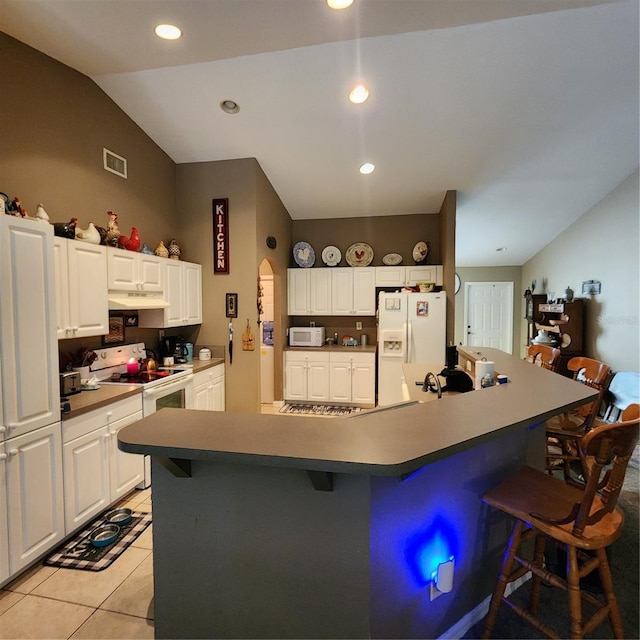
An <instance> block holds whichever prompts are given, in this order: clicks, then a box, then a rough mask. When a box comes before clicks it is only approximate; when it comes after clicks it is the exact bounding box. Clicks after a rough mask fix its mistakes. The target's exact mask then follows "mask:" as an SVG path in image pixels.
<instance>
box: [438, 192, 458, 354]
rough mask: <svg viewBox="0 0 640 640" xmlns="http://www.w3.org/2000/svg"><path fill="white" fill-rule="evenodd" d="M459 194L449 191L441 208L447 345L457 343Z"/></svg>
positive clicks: (441, 247)
mask: <svg viewBox="0 0 640 640" xmlns="http://www.w3.org/2000/svg"><path fill="white" fill-rule="evenodd" d="M457 203H458V194H457V192H456V191H447V193H446V195H445V198H444V200H443V202H442V207H440V252H441V255H442V267H443V271H444V275H443V282H444V290H445V291H446V293H447V344H449V343H451V342H455V339H454V337H455V314H456V306H455V302H456V301H455V294H454V291H455V287H454V282H455V273H456V208H457Z"/></svg>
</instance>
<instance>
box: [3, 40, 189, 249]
mask: <svg viewBox="0 0 640 640" xmlns="http://www.w3.org/2000/svg"><path fill="white" fill-rule="evenodd" d="M0 58H1V59H2V84H3V90H2V100H1V101H0V140H2V152H1V153H0V190H2V191H4V192H5V193H7V194H8V195H9V196H11V197H12V198H13V197H15V196H18V197H19V198H20V199H21V201H22V204H23V206H24V207H25V208H26V210H27V212H28V213H29V214H30V215H34V214H35V210H36V205H37V204H38V203H39V202H41V203H42V204H43V205H44V207H45V209H46V211H47V213H48V214H49V217H50V219H51V221H52V222H61V221H67V220H69V219H70V218H71V217H76V218H78V224H79V226H80V227H86V226H87V225H88V224H89V222H93V223H94V224H97V225H99V226H105V227H106V225H107V222H108V216H107V211H110V210H111V211H115V212H116V213H118V215H119V223H120V230H121V231H122V233H124V234H125V235H127V236H128V235H129V234H130V231H131V227H132V226H135V227H137V228H138V231H139V233H140V237H141V239H142V241H143V242H146V243H147V244H148V245H149V246H150V247H151V248H152V249H155V247H156V246H157V244H158V242H159V241H160V240H165V241H167V240H170V239H171V237H172V236H173V234H174V233H177V228H176V226H177V216H176V190H175V189H176V188H175V164H174V163H173V161H172V160H171V158H169V156H167V155H166V154H165V153H164V152H163V151H162V150H161V149H160V148H159V147H158V146H157V145H156V144H155V143H154V142H153V141H152V140H151V139H150V138H149V137H148V136H147V135H146V134H145V133H144V132H143V131H142V129H140V128H139V127H138V126H137V125H136V124H135V123H134V122H133V121H132V120H131V119H130V118H129V117H128V116H127V115H126V114H125V113H124V112H123V111H122V110H121V109H120V108H119V107H118V106H116V104H115V103H114V102H113V101H112V100H111V99H110V98H109V97H108V96H107V95H106V94H105V93H104V92H103V91H102V89H100V88H99V87H98V86H97V85H96V84H95V83H94V82H93V81H92V80H90V79H89V78H88V77H86V76H84V75H82V74H81V73H78V72H77V71H74V70H73V69H71V68H69V67H67V66H65V65H63V64H61V63H59V62H57V61H55V60H54V59H53V58H50V57H48V56H45V55H44V54H42V53H40V52H38V51H36V50H35V49H32V48H31V47H28V46H27V45H25V44H23V43H21V42H19V41H18V40H15V39H13V38H11V37H9V36H7V35H5V34H4V33H1V32H0ZM103 147H106V148H107V149H110V150H111V151H114V152H115V153H117V154H118V155H120V156H124V157H125V158H127V160H128V173H129V176H128V179H126V180H125V179H123V178H120V177H119V176H116V175H114V174H112V173H109V172H108V171H105V170H104V169H103V161H102V149H103ZM183 257H184V259H186V260H188V259H189V250H188V247H185V252H184V255H183Z"/></svg>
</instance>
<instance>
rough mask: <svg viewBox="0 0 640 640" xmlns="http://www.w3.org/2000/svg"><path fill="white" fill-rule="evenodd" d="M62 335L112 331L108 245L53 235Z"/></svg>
mask: <svg viewBox="0 0 640 640" xmlns="http://www.w3.org/2000/svg"><path fill="white" fill-rule="evenodd" d="M54 248H55V280H56V299H57V312H56V330H57V336H58V338H59V339H62V338H85V337H87V336H100V335H105V334H107V333H109V309H108V306H107V247H103V246H100V245H96V244H90V243H88V242H81V241H79V240H69V239H67V238H59V237H57V236H56V237H55V238H54Z"/></svg>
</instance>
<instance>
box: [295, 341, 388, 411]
mask: <svg viewBox="0 0 640 640" xmlns="http://www.w3.org/2000/svg"><path fill="white" fill-rule="evenodd" d="M375 379H376V376H375V354H373V353H349V352H343V351H334V352H329V351H324V352H315V351H286V352H285V382H284V398H285V400H288V401H291V402H338V403H343V404H355V405H360V406H371V407H372V406H374V405H375Z"/></svg>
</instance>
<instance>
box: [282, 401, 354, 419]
mask: <svg viewBox="0 0 640 640" xmlns="http://www.w3.org/2000/svg"><path fill="white" fill-rule="evenodd" d="M360 411H362V409H360V407H341V406H338V405H329V404H285V405H283V406H282V407H281V408H280V413H303V414H306V415H313V416H348V415H350V414H352V413H359V412H360Z"/></svg>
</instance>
